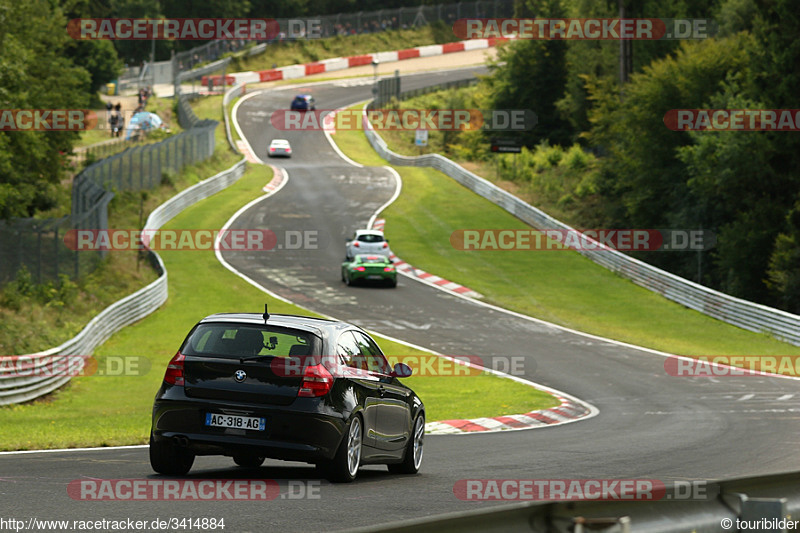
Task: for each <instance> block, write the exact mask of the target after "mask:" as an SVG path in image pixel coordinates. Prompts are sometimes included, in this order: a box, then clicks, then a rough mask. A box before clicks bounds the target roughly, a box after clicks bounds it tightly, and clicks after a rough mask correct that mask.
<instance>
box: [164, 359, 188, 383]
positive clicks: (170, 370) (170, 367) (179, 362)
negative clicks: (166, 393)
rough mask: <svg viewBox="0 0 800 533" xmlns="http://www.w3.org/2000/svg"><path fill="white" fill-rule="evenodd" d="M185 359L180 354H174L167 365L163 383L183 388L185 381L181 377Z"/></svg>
mask: <svg viewBox="0 0 800 533" xmlns="http://www.w3.org/2000/svg"><path fill="white" fill-rule="evenodd" d="M185 359H186V357H185V356H184V355H183V354H182V353H181V352H178V353H176V354H175V355H174V356H173V357H172V359H170V361H169V364H167V371H166V372H164V381H165V382H166V383H169V384H170V385H178V386H179V387H183V386H184V384H185V383H186V381H185V380H184V376H183V362H184V360H185Z"/></svg>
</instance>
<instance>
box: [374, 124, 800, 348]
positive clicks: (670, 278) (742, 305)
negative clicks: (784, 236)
mask: <svg viewBox="0 0 800 533" xmlns="http://www.w3.org/2000/svg"><path fill="white" fill-rule="evenodd" d="M364 130H365V133H366V135H367V139H368V140H369V143H370V144H371V145H372V147H373V148H374V149H375V151H377V152H378V154H379V155H380V156H381V157H383V158H384V159H386V160H388V161H389V162H390V163H392V164H395V165H403V166H416V167H431V168H434V169H436V170H439V171H441V172H443V173H444V174H447V175H448V176H450V177H451V178H453V179H454V180H456V181H457V182H458V183H460V184H461V185H464V186H465V187H467V188H468V189H470V190H471V191H473V192H475V193H476V194H478V195H480V196H482V197H484V198H486V199H487V200H489V201H490V202H492V203H494V204H496V205H498V206H500V207H502V208H503V209H505V210H506V211H508V212H509V213H511V214H512V215H514V216H516V217H517V218H519V219H521V220H523V221H524V222H526V223H528V224H530V225H531V226H533V227H534V228H537V229H540V230H547V229H557V230H569V231H572V232H576V233H577V231H576V230H574V229H573V228H571V227H570V226H568V225H566V224H564V223H563V222H560V221H558V220H556V219H555V218H553V217H551V216H550V215H548V214H547V213H545V212H543V211H541V210H539V209H537V208H535V207H533V206H532V205H530V204H528V203H525V202H524V201H522V200H520V199H519V198H517V197H516V196H514V195H513V194H511V193H509V192H506V191H504V190H503V189H501V188H499V187H497V186H496V185H494V184H493V183H491V182H489V181H487V180H485V179H483V178H482V177H480V176H478V175H477V174H474V173H472V172H470V171H468V170H466V169H464V168H463V167H461V166H460V165H458V164H457V163H455V162H453V161H451V160H450V159H448V158H446V157H444V156H442V155H440V154H427V155H421V156H416V157H412V156H403V155H400V154H396V153H394V152H392V151H391V150H390V149H389V148H388V146H387V145H386V142H385V141H384V140H383V139H382V138H381V137H380V135H378V133H377V132H376V131H375V130H373V129H372V128H371V127H370V126H369V121H367V120H366V116H365V117H364ZM585 240H586V245H585V246H581V248H582V249H581V250H580V251H579V252H578V253H580V254H581V255H583V256H585V257H587V258H588V259H591V260H592V261H594V262H595V263H597V264H599V265H601V266H603V267H605V268H607V269H609V270H611V271H612V272H615V273H617V274H619V275H620V276H622V277H624V278H627V279H629V280H631V281H633V282H634V283H636V284H637V285H640V286H642V287H644V288H646V289H649V290H651V291H653V292H657V293H659V294H661V295H662V296H664V297H666V298H668V299H670V300H672V301H674V302H677V303H679V304H681V305H684V306H686V307H688V308H690V309H694V310H696V311H700V312H701V313H704V314H706V315H709V316H711V317H714V318H716V319H718V320H722V321H723V322H727V323H729V324H733V325H735V326H738V327H740V328H744V329H746V330H749V331H755V332H757V333H765V332H766V333H768V334H770V335H774V336H775V337H776V338H779V339H781V340H784V341H786V342H789V343H791V344H795V345H800V316H798V315H793V314H791V313H787V312H785V311H781V310H779V309H774V308H772V307H767V306H765V305H761V304H757V303H753V302H748V301H746V300H742V299H739V298H735V297H733V296H730V295H728V294H724V293H721V292H719V291H715V290H713V289H709V288H708V287H703V286H702V285H699V284H697V283H694V282H692V281H689V280H687V279H684V278H681V277H679V276H676V275H674V274H671V273H669V272H666V271H664V270H661V269H659V268H656V267H654V266H652V265H648V264H647V263H645V262H643V261H640V260H638V259H634V258H632V257H629V256H627V255H625V254H623V253H622V252H619V251H617V250H613V249H610V248H608V247H607V246H605V245H603V244H601V243H598V242H596V241H594V240H592V239H589V238H588V237H585ZM588 248H591V249H588Z"/></svg>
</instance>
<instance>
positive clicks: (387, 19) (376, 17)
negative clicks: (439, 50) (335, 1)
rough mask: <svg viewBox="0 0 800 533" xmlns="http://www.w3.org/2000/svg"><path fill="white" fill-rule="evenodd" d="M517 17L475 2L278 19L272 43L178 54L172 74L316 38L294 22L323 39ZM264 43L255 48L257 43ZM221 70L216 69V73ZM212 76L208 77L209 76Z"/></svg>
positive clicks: (236, 42) (509, 0)
mask: <svg viewBox="0 0 800 533" xmlns="http://www.w3.org/2000/svg"><path fill="white" fill-rule="evenodd" d="M513 15H514V1H513V0H485V1H476V2H457V3H450V4H439V5H428V6H416V7H400V8H395V9H381V10H377V11H359V12H357V13H339V14H337V15H322V16H315V17H310V16H309V17H302V18H301V19H276V20H277V23H278V26H279V27H280V34H279V35H278V36H276V37H275V38H273V39H270V40H269V41H266V42H264V41H247V40H244V39H231V40H216V41H211V42H209V43H206V44H204V45H202V46H198V47H195V48H192V49H191V50H186V51H184V52H179V53H177V54H175V56H174V57H173V61H174V64H173V73H174V74H175V75H176V76H178V75H179V73H180V72H183V71H187V70H192V69H195V68H197V67H198V66H200V65H204V64H206V63H208V62H214V61H218V60H220V59H221V58H222V57H223V56H226V55H232V54H240V53H244V54H246V55H255V54H257V53H260V52H263V51H264V50H265V49H268V45H270V44H275V43H278V42H280V41H281V40H284V39H289V40H291V39H292V38H295V39H304V38H306V37H314V36H309V35H298V34H299V33H300V32H298V30H297V28H299V25H297V26H296V27H290V24H292V22H291V21H293V20H304V21H313V22H314V24H315V25H316V24H317V23H318V24H319V26H318V28H319V33H320V35H319V36H320V37H322V38H324V37H334V36H337V35H341V36H347V35H356V34H364V33H377V32H381V31H389V30H397V29H407V28H415V27H420V26H427V25H428V24H431V23H433V22H439V21H441V22H443V23H445V24H447V25H452V24H453V23H454V22H455V21H456V20H458V19H460V18H493V17H511V16H513ZM256 42H258V43H261V44H260V45H259V46H257V47H253V46H252V45H253V44H254V43H256ZM220 68H221V66H217V67H216V68H215V70H211V71H210V72H215V71H216V70H219V69H220ZM210 72H209V73H210Z"/></svg>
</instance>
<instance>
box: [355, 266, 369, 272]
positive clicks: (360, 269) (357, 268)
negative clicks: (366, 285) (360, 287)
mask: <svg viewBox="0 0 800 533" xmlns="http://www.w3.org/2000/svg"><path fill="white" fill-rule="evenodd" d="M366 269H367V267H356V270H358V271H359V272H364V271H365V270H366Z"/></svg>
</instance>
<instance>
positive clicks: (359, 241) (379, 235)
mask: <svg viewBox="0 0 800 533" xmlns="http://www.w3.org/2000/svg"><path fill="white" fill-rule="evenodd" d="M359 254H370V255H383V256H386V257H391V255H392V250H391V249H390V248H389V241H388V240H386V238H385V237H384V236H383V232H382V231H378V230H374V229H358V230H356V232H355V234H353V238H351V239H348V240H347V243H346V244H345V246H344V255H345V258H346V260H347V261H352V260H353V258H354V257H355V256H356V255H359Z"/></svg>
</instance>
